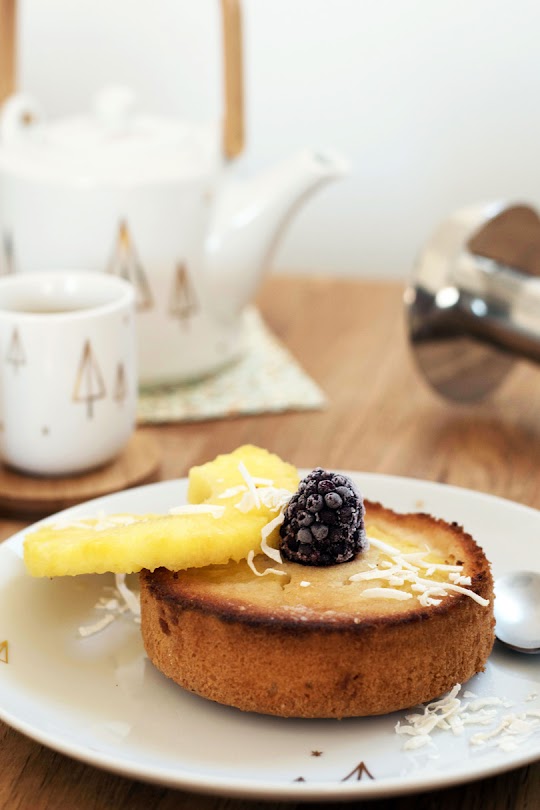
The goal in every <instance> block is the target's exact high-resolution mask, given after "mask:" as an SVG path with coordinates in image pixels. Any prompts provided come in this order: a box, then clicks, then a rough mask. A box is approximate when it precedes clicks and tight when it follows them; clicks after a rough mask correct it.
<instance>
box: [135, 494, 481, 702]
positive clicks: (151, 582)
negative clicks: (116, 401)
mask: <svg viewBox="0 0 540 810" xmlns="http://www.w3.org/2000/svg"><path fill="white" fill-rule="evenodd" d="M366 518H367V525H368V527H369V525H375V526H377V527H378V528H380V529H382V530H386V531H390V530H391V531H392V532H394V533H395V532H399V534H400V536H401V537H402V538H407V537H412V536H415V537H420V538H423V539H424V540H425V539H426V538H428V537H429V538H430V543H433V544H434V546H436V547H438V548H442V549H443V550H444V551H445V553H446V555H447V556H448V558H449V559H451V560H454V561H455V560H456V559H459V560H461V561H462V562H464V563H465V567H466V571H467V573H468V574H469V575H470V576H471V579H472V584H471V586H470V587H471V589H472V590H474V591H475V592H476V593H478V594H479V595H480V596H483V597H484V598H486V599H490V602H491V603H490V605H489V606H488V607H484V606H481V605H479V604H478V603H476V602H475V601H473V600H472V599H471V598H470V597H469V596H466V595H463V594H452V595H450V596H448V597H446V598H444V599H443V600H442V602H441V604H440V605H433V606H430V607H422V606H421V605H419V603H418V602H417V600H411V601H414V603H415V604H414V606H411V605H410V602H406V603H403V602H400V603H398V604H396V603H391V604H387V603H388V602H389V601H390V600H374V601H373V600H367V599H365V600H358V599H355V598H354V591H348V590H347V589H349V588H351V585H346V586H345V585H343V584H342V583H341V582H340V580H339V576H341V574H340V571H341V570H342V569H344V568H346V566H347V565H350V564H344V565H341V566H332V567H331V568H329V569H320V568H317V569H310V568H308V567H304V566H297V565H296V564H294V563H289V564H287V566H286V567H287V570H289V571H290V572H291V581H290V583H286V584H285V585H282V584H281V583H280V582H279V581H276V580H279V578H278V577H271V576H268V577H264V578H262V579H257V578H255V576H254V575H253V574H252V573H251V572H250V571H249V569H248V570H247V571H246V572H245V573H244V569H242V567H241V566H238V565H235V566H234V567H233V566H228V567H223V568H221V567H214V568H213V569H212V570H207V569H199V570H198V571H195V570H190V571H186V572H179V573H172V572H170V571H167V570H165V569H158V570H157V571H155V572H153V573H150V572H147V571H144V572H142V574H141V605H142V633H143V640H144V643H145V647H146V650H147V653H148V656H149V658H150V660H152V661H153V662H154V664H155V665H156V666H157V667H158V668H159V669H160V670H161V671H162V672H164V673H165V674H166V675H167V676H168V677H170V678H172V679H173V680H175V681H176V682H177V683H179V684H180V685H182V686H183V687H184V688H186V689H189V690H190V691H193V692H195V693H197V694H199V695H202V696H204V697H207V698H210V699H211V700H216V701H218V702H220V703H226V704H228V705H232V706H237V707H238V708H240V709H243V710H247V711H256V712H261V713H265V714H277V715H281V716H285V717H346V716H362V715H370V714H382V713H387V712H391V711H394V710H397V709H402V708H405V707H409V706H412V705H414V704H416V703H419V702H424V701H427V700H431V699H433V698H435V697H437V696H439V695H440V694H442V693H443V692H445V691H447V690H448V689H450V688H451V687H452V686H453V685H454V684H455V683H458V682H464V681H466V680H468V679H469V678H470V677H472V675H474V674H475V673H476V672H478V671H480V670H482V669H483V667H484V664H485V662H486V660H487V657H488V656H489V653H490V651H491V648H492V645H493V626H494V622H493V610H492V600H493V583H492V578H491V573H490V570H489V564H488V562H487V560H486V558H485V556H484V554H483V552H482V551H481V549H480V548H479V547H478V546H477V545H476V543H475V542H474V540H473V539H472V537H471V536H470V535H468V534H466V533H465V532H464V531H463V530H462V529H461V528H460V527H459V526H457V525H456V524H447V523H445V522H444V521H440V520H436V519H435V518H432V517H430V516H429V515H426V514H411V515H398V514H396V513H394V512H392V511H391V510H389V509H386V508H384V507H383V506H381V505H380V504H375V503H371V502H367V503H366ZM298 569H301V572H300V574H299V573H298ZM299 576H302V577H305V578H306V579H311V580H314V581H313V583H312V587H311V588H305V589H302V588H299V587H298V586H297V584H295V577H296V582H297V581H298V577H299ZM343 576H345V572H344V574H343ZM213 577H214V579H213ZM235 577H236V579H235ZM229 580H230V581H229ZM321 583H322V584H321ZM307 591H309V598H310V599H311V604H309V599H308V594H307ZM300 600H302V603H301V602H300ZM314 600H315V601H314ZM340 600H341V601H340ZM404 604H405V606H404ZM329 605H330V606H332V605H333V606H334V607H336V608H337V610H331V609H329Z"/></svg>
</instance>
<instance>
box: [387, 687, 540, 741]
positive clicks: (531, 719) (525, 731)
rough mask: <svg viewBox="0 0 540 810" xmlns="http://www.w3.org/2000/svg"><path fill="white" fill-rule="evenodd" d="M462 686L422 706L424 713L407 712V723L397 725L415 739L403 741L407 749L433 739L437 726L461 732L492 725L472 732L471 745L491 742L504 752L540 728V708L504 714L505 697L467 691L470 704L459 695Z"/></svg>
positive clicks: (466, 694)
mask: <svg viewBox="0 0 540 810" xmlns="http://www.w3.org/2000/svg"><path fill="white" fill-rule="evenodd" d="M460 688H461V687H460V685H459V684H456V686H454V688H453V689H452V690H451V692H449V693H448V694H447V695H445V696H443V697H442V698H440V699H439V700H435V701H433V702H432V703H429V704H428V705H427V706H424V707H420V709H422V711H421V712H418V713H415V714H408V715H406V716H405V721H406V722H404V723H402V722H401V721H400V722H398V723H397V724H396V726H395V731H396V734H399V735H404V736H406V737H410V738H412V739H411V740H407V742H406V743H405V744H404V746H403V747H404V749H414V748H419V747H422V746H424V745H426V744H427V742H428V741H431V737H430V735H431V733H432V732H433V731H435V730H436V729H438V730H442V731H450V732H451V733H453V734H454V735H461V734H463V732H464V729H465V727H466V726H473V725H476V726H486V727H487V726H491V728H488V729H487V730H486V731H478V732H476V733H475V734H473V735H471V737H470V738H469V744H470V745H472V746H483V745H492V746H495V747H498V748H499V749H501V750H503V751H509V750H514V749H515V748H516V747H517V745H518V744H519V743H521V742H523V741H524V740H526V739H527V738H528V737H530V736H531V734H534V733H536V732H537V731H540V710H536V709H532V710H530V711H522V712H520V713H510V714H505V715H503V716H501V714H500V710H501V707H502V708H506V704H507V703H508V701H507V700H506V699H505V698H499V697H484V698H476V695H475V694H474V693H473V692H470V691H465V693H464V694H463V699H466V698H470V697H473V698H476V699H475V700H474V701H472V702H470V703H468V702H466V701H465V702H464V700H463V699H460V698H459V697H458V694H459V691H460ZM426 737H427V738H428V739H427V740H426V739H425V738H426ZM416 739H420V740H421V742H420V743H418V744H416V743H415V742H414V740H416Z"/></svg>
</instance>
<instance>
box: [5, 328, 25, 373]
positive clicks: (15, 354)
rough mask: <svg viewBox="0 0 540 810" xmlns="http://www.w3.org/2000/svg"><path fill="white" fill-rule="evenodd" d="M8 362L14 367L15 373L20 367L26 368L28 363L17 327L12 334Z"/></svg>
mask: <svg viewBox="0 0 540 810" xmlns="http://www.w3.org/2000/svg"><path fill="white" fill-rule="evenodd" d="M6 362H7V363H9V364H10V365H12V366H13V368H14V369H15V371H18V370H19V366H24V365H25V363H26V355H25V353H24V349H23V345H22V341H21V337H20V335H19V330H18V329H17V327H15V329H14V330H13V332H12V334H11V340H10V342H9V346H8V350H7V353H6Z"/></svg>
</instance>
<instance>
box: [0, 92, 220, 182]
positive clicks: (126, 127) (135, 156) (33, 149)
mask: <svg viewBox="0 0 540 810" xmlns="http://www.w3.org/2000/svg"><path fill="white" fill-rule="evenodd" d="M217 147H218V138H217V133H216V131H215V130H214V129H213V128H211V127H209V126H203V125H196V124H186V123H184V122H182V121H179V120H178V119H175V118H166V117H158V116H151V115H140V114H135V94H134V93H133V91H132V90H131V89H129V88H126V87H108V88H106V89H104V90H101V91H100V92H99V93H98V94H97V96H96V98H95V100H94V110H93V113H91V114H87V115H78V116H73V117H68V118H61V119H58V120H56V121H53V122H45V121H43V120H42V117H41V114H40V110H39V107H38V105H37V104H36V102H35V101H34V100H33V99H32V98H30V97H28V96H23V95H16V96H12V97H11V98H10V99H8V100H7V101H6V103H5V104H4V106H3V108H2V113H1V118H0V169H2V170H5V171H8V172H11V173H16V174H17V175H24V176H25V177H28V178H29V179H36V180H38V179H39V180H49V181H55V182H62V181H64V182H68V183H77V184H80V185H89V186H90V185H96V184H111V183H112V184H120V185H124V184H125V185H137V184H139V183H148V182H157V181H163V182H167V181H171V180H179V179H184V178H189V177H194V176H200V175H201V174H208V173H210V172H212V171H213V170H214V169H215V165H216V161H217V159H218V149H217Z"/></svg>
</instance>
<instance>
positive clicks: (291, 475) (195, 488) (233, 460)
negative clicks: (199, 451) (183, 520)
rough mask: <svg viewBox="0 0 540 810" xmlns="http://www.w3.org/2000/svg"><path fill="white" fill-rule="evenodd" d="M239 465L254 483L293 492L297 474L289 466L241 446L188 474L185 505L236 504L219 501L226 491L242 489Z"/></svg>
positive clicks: (265, 451) (265, 453) (250, 447)
mask: <svg viewBox="0 0 540 810" xmlns="http://www.w3.org/2000/svg"><path fill="white" fill-rule="evenodd" d="M241 463H243V464H244V466H245V468H246V469H247V471H248V472H249V474H250V475H251V476H252V477H253V478H254V479H255V480H257V479H265V480H267V481H269V482H270V485H271V486H273V487H276V488H277V489H287V490H289V491H290V492H295V491H296V489H297V488H298V482H299V477H298V470H297V469H296V467H293V465H292V464H288V463H287V462H286V461H282V460H281V459H280V457H279V456H276V455H275V454H274V453H269V452H268V450H263V449H262V448H260V447H255V446H254V445H252V444H245V445H243V446H242V447H239V448H238V449H237V450H234V451H233V452H232V453H227V454H224V455H221V456H218V457H217V458H216V459H214V461H208V462H207V463H206V464H202V465H201V466H200V467H192V468H191V470H190V471H189V485H188V501H189V503H217V504H223V503H229V502H235V501H238V496H234V495H233V496H232V497H230V498H227V499H223V498H222V495H223V493H225V492H227V490H230V489H234V488H236V487H240V486H244V485H245V483H246V482H245V478H244V477H243V475H242V473H241V471H240V466H239V465H240V464H241Z"/></svg>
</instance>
